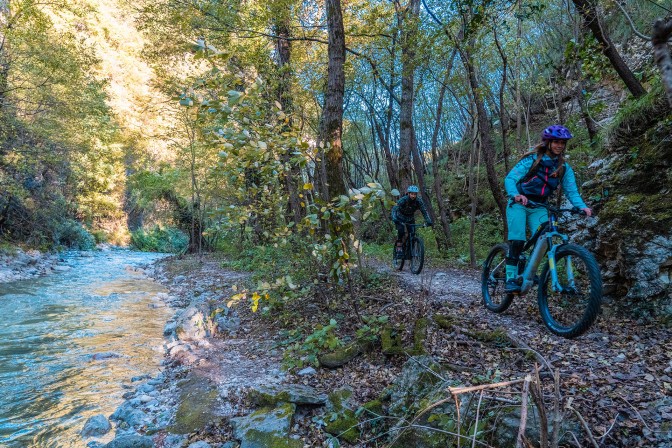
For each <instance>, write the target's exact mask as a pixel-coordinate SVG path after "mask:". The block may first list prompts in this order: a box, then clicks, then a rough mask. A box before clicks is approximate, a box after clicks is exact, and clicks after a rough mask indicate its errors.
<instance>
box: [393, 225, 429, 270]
mask: <svg viewBox="0 0 672 448" xmlns="http://www.w3.org/2000/svg"><path fill="white" fill-rule="evenodd" d="M405 226H406V234H405V235H404V239H403V241H402V242H401V243H402V256H401V257H398V256H397V248H396V245H395V246H393V247H392V265H393V266H394V268H395V269H396V270H398V271H401V270H402V269H404V263H405V262H406V260H410V261H411V272H412V273H413V274H419V273H420V271H422V266H423V265H424V264H425V242H424V241H423V240H422V237H421V236H420V235H418V234H417V233H416V232H415V229H416V228H417V227H426V224H405Z"/></svg>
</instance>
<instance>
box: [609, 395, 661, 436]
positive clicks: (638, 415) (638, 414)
mask: <svg viewBox="0 0 672 448" xmlns="http://www.w3.org/2000/svg"><path fill="white" fill-rule="evenodd" d="M616 396H617V397H618V398H620V399H621V400H623V401H625V402H626V403H627V404H628V406H630V407H631V408H632V410H633V411H635V413H636V414H637V417H639V419H640V420H641V421H642V423H644V426H646V429H648V430H649V431H651V432H653V430H652V429H651V428H650V427H649V425H647V424H646V421H644V417H642V414H640V413H639V411H638V410H637V408H636V407H634V406H633V405H632V404H631V403H630V402H629V401H628V400H626V399H625V398H623V397H622V396H620V395H616Z"/></svg>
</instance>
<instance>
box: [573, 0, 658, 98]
mask: <svg viewBox="0 0 672 448" xmlns="http://www.w3.org/2000/svg"><path fill="white" fill-rule="evenodd" d="M572 2H573V3H574V5H575V6H576V9H577V11H579V14H581V17H583V20H584V21H585V22H586V26H587V27H588V28H589V29H590V31H591V32H592V33H593V36H595V39H597V41H598V42H599V43H600V46H601V47H602V53H604V55H605V56H606V57H607V58H608V59H609V62H611V65H612V67H614V70H616V73H618V76H620V78H621V80H623V82H624V83H625V86H626V87H627V88H628V90H629V91H630V93H632V95H633V96H634V97H635V98H639V97H640V96H642V95H644V94H646V90H645V89H644V87H642V84H641V83H640V82H639V80H637V78H635V75H634V74H633V73H632V71H631V70H630V67H628V65H627V64H626V63H625V61H624V60H623V58H621V55H620V54H619V53H618V50H616V47H615V46H614V44H613V43H612V42H611V40H610V39H609V36H608V35H607V34H606V32H605V30H604V29H603V28H602V26H601V25H600V21H599V19H598V15H597V11H596V9H595V5H594V4H593V3H592V0H572Z"/></svg>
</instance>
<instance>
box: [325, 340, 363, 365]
mask: <svg viewBox="0 0 672 448" xmlns="http://www.w3.org/2000/svg"><path fill="white" fill-rule="evenodd" d="M371 346H372V344H371V343H368V342H365V341H353V342H351V343H349V344H348V345H346V346H345V347H341V348H340V349H337V350H335V351H333V352H331V353H322V354H320V355H319V356H318V357H317V359H318V361H319V362H320V365H321V366H323V367H327V368H330V369H333V368H336V367H341V366H342V365H344V364H347V363H349V362H350V361H352V360H353V359H355V358H356V357H357V356H359V355H360V353H363V352H365V351H367V350H369V349H370V348H371Z"/></svg>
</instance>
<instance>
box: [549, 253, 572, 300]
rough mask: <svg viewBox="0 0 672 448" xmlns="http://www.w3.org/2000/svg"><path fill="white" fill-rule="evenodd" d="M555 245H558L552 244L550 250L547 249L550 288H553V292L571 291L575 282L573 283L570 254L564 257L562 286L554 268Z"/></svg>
mask: <svg viewBox="0 0 672 448" xmlns="http://www.w3.org/2000/svg"><path fill="white" fill-rule="evenodd" d="M557 247H558V246H553V247H552V248H551V250H550V251H548V267H549V270H550V271H551V288H553V292H559V293H563V292H570V293H571V292H573V291H575V290H576V284H575V283H574V269H573V268H572V256H571V255H567V256H566V257H565V278H564V279H563V280H565V281H566V286H565V287H563V286H562V285H561V284H560V280H559V279H558V270H557V269H556V261H555V251H556V249H557Z"/></svg>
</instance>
